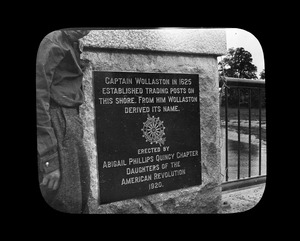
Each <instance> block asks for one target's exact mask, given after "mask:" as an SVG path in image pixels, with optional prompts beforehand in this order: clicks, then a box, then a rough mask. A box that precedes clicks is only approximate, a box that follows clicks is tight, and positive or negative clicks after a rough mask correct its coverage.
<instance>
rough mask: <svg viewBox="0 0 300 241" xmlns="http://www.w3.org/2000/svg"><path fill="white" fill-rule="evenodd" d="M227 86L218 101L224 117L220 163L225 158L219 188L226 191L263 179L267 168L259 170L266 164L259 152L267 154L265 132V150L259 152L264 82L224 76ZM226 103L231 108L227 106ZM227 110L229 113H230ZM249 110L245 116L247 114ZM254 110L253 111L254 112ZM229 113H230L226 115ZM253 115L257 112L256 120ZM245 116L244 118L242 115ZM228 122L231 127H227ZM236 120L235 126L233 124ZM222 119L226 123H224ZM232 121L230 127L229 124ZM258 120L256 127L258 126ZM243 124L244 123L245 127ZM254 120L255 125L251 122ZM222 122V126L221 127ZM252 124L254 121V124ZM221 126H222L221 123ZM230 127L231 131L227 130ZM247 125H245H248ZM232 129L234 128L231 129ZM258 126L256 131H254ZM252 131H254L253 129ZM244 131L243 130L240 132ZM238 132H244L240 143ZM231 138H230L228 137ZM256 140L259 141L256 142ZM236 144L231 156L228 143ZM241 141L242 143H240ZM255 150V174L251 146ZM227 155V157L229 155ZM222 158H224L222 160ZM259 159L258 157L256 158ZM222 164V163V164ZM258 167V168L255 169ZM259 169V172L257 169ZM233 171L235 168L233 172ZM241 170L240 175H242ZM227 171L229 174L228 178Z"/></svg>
mask: <svg viewBox="0 0 300 241" xmlns="http://www.w3.org/2000/svg"><path fill="white" fill-rule="evenodd" d="M225 79H226V81H225V83H226V87H225V88H224V95H223V98H222V102H221V104H220V108H221V110H222V111H221V114H223V116H221V121H222V120H223V129H222V130H223V131H224V128H225V136H224V135H223V143H224V144H225V150H224V151H225V156H223V162H224V161H225V173H224V180H223V184H222V190H224V191H225V190H228V189H233V188H239V187H243V186H249V185H254V184H258V183H262V182H265V180H266V170H264V172H262V164H264V165H263V166H264V167H266V158H264V163H262V154H264V157H266V148H265V147H266V136H265V135H264V139H265V140H264V153H263V152H262V141H263V140H262V139H263V138H262V130H264V134H266V132H265V131H266V126H265V124H266V119H265V81H264V80H253V79H241V78H229V77H226V78H225ZM229 105H230V106H231V107H229ZM229 110H230V113H229ZM262 110H264V116H262ZM241 111H242V112H243V120H242V121H243V126H241ZM247 112H248V115H247ZM254 112H255V113H254ZM229 114H230V115H231V116H229ZM252 114H256V117H257V114H258V120H257V118H255V120H252ZM232 115H233V116H234V118H236V117H237V120H229V117H230V118H232ZM246 116H248V118H247V120H246V119H245V117H246ZM262 117H264V129H263V128H262ZM229 121H231V122H230V124H231V125H230V126H229ZM236 121H237V126H236ZM224 122H225V123H224ZM233 122H234V123H235V125H234V126H233V125H232V123H233ZM257 122H258V126H257ZM245 123H246V125H247V126H245ZM253 123H255V126H252V124H253ZM224 124H225V126H224ZM253 125H254V124H253ZM221 127H222V126H221ZM229 127H230V128H231V131H229ZM247 127H248V128H247ZM232 128H233V129H232ZM257 129H258V130H257ZM252 130H255V131H253V132H252ZM229 132H230V134H231V136H233V135H234V136H235V138H236V134H237V141H236V140H234V141H233V140H232V139H229ZM242 132H243V133H242ZM241 135H243V143H242V142H241ZM247 135H248V148H245V145H246V146H247V144H246V142H245V136H247ZM231 138H232V137H231ZM252 138H255V140H256V145H254V146H253V143H252ZM257 139H258V144H257ZM230 142H232V143H235V144H237V145H235V146H237V147H236V149H235V150H236V151H237V153H235V155H232V153H230V152H232V150H230V148H229V143H230ZM242 144H243V145H242ZM242 147H243V148H244V149H248V164H247V165H245V164H246V160H245V159H246V157H245V155H244V154H245V153H243V166H241V164H242V162H241V150H242ZM254 147H255V149H258V158H256V160H255V166H256V173H253V170H252V165H253V162H254V161H253V160H252V159H253V154H252V153H253V151H252V148H253V149H254ZM229 155H230V157H229ZM224 159H225V160H224ZM257 159H258V160H257ZM223 166H224V165H223ZM257 166H258V168H257ZM257 169H258V172H257ZM233 170H234V171H233ZM241 171H243V174H244V175H243V177H242V175H241ZM229 174H231V176H230V177H229Z"/></svg>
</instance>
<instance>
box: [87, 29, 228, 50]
mask: <svg viewBox="0 0 300 241" xmlns="http://www.w3.org/2000/svg"><path fill="white" fill-rule="evenodd" d="M83 45H84V46H85V47H93V48H112V49H132V50H133V49H134V50H150V51H164V52H180V53H193V54H209V55H222V54H225V52H226V41H225V31H224V30H221V29H176V28H174V29H150V30H145V29H143V30H93V31H91V32H90V34H89V35H87V36H86V37H85V38H84V39H83Z"/></svg>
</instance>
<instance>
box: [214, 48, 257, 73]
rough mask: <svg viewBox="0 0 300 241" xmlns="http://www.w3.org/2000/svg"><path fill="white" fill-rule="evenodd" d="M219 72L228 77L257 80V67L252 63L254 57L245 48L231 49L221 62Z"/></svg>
mask: <svg viewBox="0 0 300 241" xmlns="http://www.w3.org/2000/svg"><path fill="white" fill-rule="evenodd" d="M219 70H220V71H221V72H222V73H224V75H225V76H226V77H234V78H245V79H257V76H256V74H255V72H256V71H257V67H256V66H255V65H254V64H253V63H252V55H251V53H250V52H248V51H247V50H245V49H244V48H242V47H241V48H236V49H234V48H230V49H229V50H228V53H227V55H226V56H225V58H223V59H222V60H221V61H220V62H219Z"/></svg>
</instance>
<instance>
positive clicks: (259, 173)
mask: <svg viewBox="0 0 300 241" xmlns="http://www.w3.org/2000/svg"><path fill="white" fill-rule="evenodd" d="M258 103H259V128H258V130H259V156H258V158H259V159H258V175H261V88H259V89H258Z"/></svg>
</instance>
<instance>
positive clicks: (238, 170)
mask: <svg viewBox="0 0 300 241" xmlns="http://www.w3.org/2000/svg"><path fill="white" fill-rule="evenodd" d="M240 97H241V96H240V88H239V87H238V169H237V179H240V154H241V153H240V141H241V139H240V138H241V137H240Z"/></svg>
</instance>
